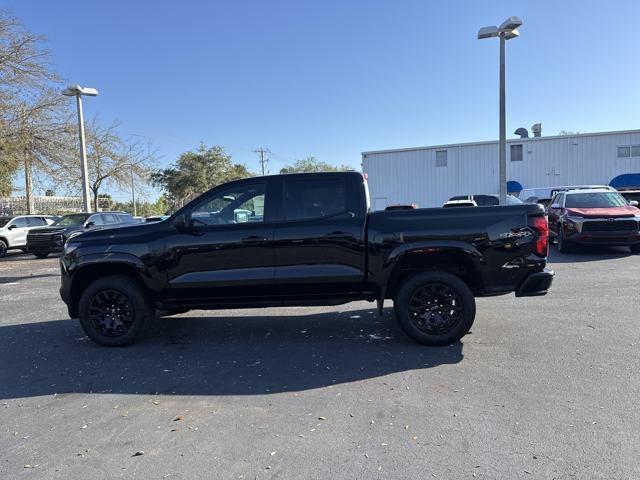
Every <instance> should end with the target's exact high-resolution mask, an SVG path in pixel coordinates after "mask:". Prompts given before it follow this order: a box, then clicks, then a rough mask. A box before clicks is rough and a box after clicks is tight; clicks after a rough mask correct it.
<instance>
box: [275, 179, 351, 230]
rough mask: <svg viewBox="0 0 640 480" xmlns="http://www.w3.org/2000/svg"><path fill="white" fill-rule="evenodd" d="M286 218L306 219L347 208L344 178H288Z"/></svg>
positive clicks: (339, 211) (286, 182)
mask: <svg viewBox="0 0 640 480" xmlns="http://www.w3.org/2000/svg"><path fill="white" fill-rule="evenodd" d="M284 185H285V186H284V190H285V195H284V218H285V220H306V219H311V218H319V217H326V216H329V215H335V214H337V213H342V212H345V211H346V210H347V195H346V193H347V192H346V183H345V181H344V179H338V178H336V179H333V178H326V179H314V180H311V179H309V180H287V181H285V184H284Z"/></svg>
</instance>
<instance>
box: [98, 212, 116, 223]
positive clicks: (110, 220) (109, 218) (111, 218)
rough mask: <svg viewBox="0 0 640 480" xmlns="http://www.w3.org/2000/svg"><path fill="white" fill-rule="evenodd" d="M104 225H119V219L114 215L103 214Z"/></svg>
mask: <svg viewBox="0 0 640 480" xmlns="http://www.w3.org/2000/svg"><path fill="white" fill-rule="evenodd" d="M102 218H103V219H104V223H118V218H117V217H116V216H115V215H114V214H113V213H103V214H102Z"/></svg>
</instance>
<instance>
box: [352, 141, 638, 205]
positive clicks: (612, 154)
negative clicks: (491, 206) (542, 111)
mask: <svg viewBox="0 0 640 480" xmlns="http://www.w3.org/2000/svg"><path fill="white" fill-rule="evenodd" d="M513 144H522V145H523V149H522V153H523V155H522V156H523V160H522V161H514V162H512V161H511V160H510V145H513ZM624 145H640V130H635V131H627V132H611V133H596V134H580V135H574V136H559V137H539V138H529V139H510V140H508V141H507V180H516V181H518V182H520V183H521V184H522V186H523V187H524V188H532V187H547V186H558V185H570V184H608V183H609V182H610V181H611V180H612V179H613V178H614V177H615V176H617V175H620V174H623V173H640V157H631V158H617V147H618V146H624ZM436 150H447V166H446V167H436V153H435V152H436ZM362 169H363V171H364V172H365V173H367V174H368V180H369V188H370V191H371V197H372V198H373V199H374V201H373V202H372V204H373V205H374V206H375V208H376V209H380V208H383V206H386V205H393V204H407V203H417V204H418V205H419V206H421V207H439V206H441V205H442V204H443V203H444V202H445V201H447V200H448V199H449V198H450V197H451V196H453V195H469V194H480V193H488V194H497V192H498V142H480V143H473V144H459V145H444V146H438V147H422V148H415V149H404V150H389V151H379V152H365V153H363V154H362ZM376 198H377V199H378V201H375V199H376ZM383 199H384V200H383Z"/></svg>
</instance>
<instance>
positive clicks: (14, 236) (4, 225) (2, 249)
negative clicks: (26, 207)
mask: <svg viewBox="0 0 640 480" xmlns="http://www.w3.org/2000/svg"><path fill="white" fill-rule="evenodd" d="M53 222H54V220H53V218H52V217H51V216H49V215H20V216H17V217H0V257H4V256H5V255H6V254H7V250H10V249H20V250H22V251H23V252H26V251H27V233H28V232H29V231H30V230H32V229H34V228H36V227H42V226H45V225H51V224H52V223H53Z"/></svg>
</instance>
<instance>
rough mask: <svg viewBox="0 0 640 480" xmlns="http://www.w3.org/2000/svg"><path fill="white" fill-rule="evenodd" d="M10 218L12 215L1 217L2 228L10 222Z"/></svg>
mask: <svg viewBox="0 0 640 480" xmlns="http://www.w3.org/2000/svg"><path fill="white" fill-rule="evenodd" d="M9 220H11V217H5V218H0V228H2V227H4V226H5V225H6V224H7V223H9Z"/></svg>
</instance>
